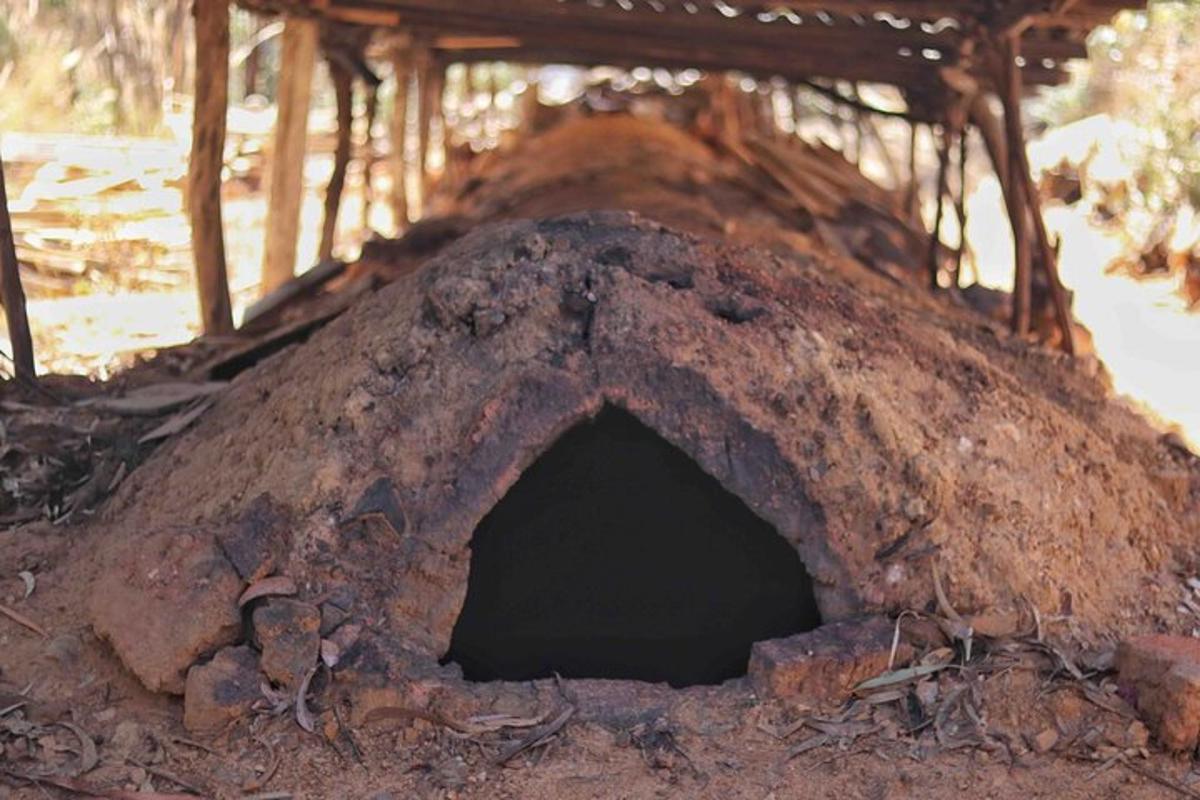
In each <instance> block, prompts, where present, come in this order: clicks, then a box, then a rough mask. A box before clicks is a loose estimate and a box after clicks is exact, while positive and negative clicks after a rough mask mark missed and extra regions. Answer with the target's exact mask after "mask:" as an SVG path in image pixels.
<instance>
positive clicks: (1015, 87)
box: [1000, 34, 1075, 355]
mask: <svg viewBox="0 0 1200 800" xmlns="http://www.w3.org/2000/svg"><path fill="white" fill-rule="evenodd" d="M1000 52H1001V54H1002V56H1003V61H1004V66H1005V70H1006V73H1007V78H1008V80H1007V81H1006V82H1005V83H1004V84H1003V85H1004V89H1005V91H1004V93H1003V94H1002V95H1001V96H1000V100H1001V102H1002V103H1003V104H1004V125H1005V130H1006V132H1007V133H1008V149H1009V153H1008V155H1009V159H1008V163H1009V178H1010V181H1011V183H1012V184H1013V194H1014V195H1019V197H1020V199H1021V200H1023V202H1024V206H1025V211H1026V213H1027V218H1026V222H1027V223H1028V224H1029V225H1030V226H1031V227H1032V228H1033V234H1034V239H1035V244H1036V246H1037V254H1038V263H1039V264H1040V266H1041V267H1042V269H1043V271H1044V277H1045V279H1046V281H1047V283H1048V286H1049V294H1050V301H1051V303H1052V304H1053V306H1054V316H1055V318H1056V320H1057V322H1058V327H1059V331H1060V333H1061V334H1062V349H1063V350H1064V351H1065V352H1066V353H1067V354H1068V355H1074V354H1075V341H1074V336H1073V334H1072V326H1071V313H1070V310H1069V309H1068V308H1067V300H1066V293H1065V292H1064V291H1063V286H1062V282H1061V281H1060V280H1059V277H1058V262H1057V256H1056V254H1055V252H1054V246H1053V245H1052V244H1051V243H1050V237H1049V235H1048V234H1047V233H1046V223H1045V220H1044V219H1043V218H1042V209H1041V201H1040V199H1039V198H1038V194H1037V187H1035V186H1034V184H1033V175H1032V172H1031V171H1030V168H1029V156H1028V154H1027V153H1026V152H1025V134H1024V128H1023V125H1022V123H1021V75H1020V70H1019V69H1018V67H1017V64H1016V59H1017V56H1018V55H1020V40H1019V39H1018V37H1017V35H1015V34H1014V35H1010V36H1008V37H1007V38H1006V40H1005V41H1004V42H1003V43H1002V47H1001V49H1000ZM1026 241H1028V240H1026ZM1027 246H1028V245H1027ZM1023 278H1024V280H1023V282H1019V283H1018V287H1019V290H1020V291H1021V292H1022V293H1023V297H1022V298H1021V299H1022V301H1023V302H1024V304H1025V310H1024V311H1025V315H1026V324H1028V317H1029V315H1030V305H1031V295H1032V287H1033V281H1032V269H1030V268H1029V265H1026V274H1025V275H1024V276H1023ZM1014 300H1016V297H1014ZM1016 305H1017V303H1016V302H1014V308H1015V307H1016ZM1015 319H1016V317H1015V314H1014V320H1015Z"/></svg>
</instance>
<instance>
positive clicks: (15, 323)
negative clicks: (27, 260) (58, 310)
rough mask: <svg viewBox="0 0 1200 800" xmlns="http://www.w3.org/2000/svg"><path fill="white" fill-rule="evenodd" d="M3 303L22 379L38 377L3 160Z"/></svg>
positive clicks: (0, 247)
mask: <svg viewBox="0 0 1200 800" xmlns="http://www.w3.org/2000/svg"><path fill="white" fill-rule="evenodd" d="M0 304H3V306H4V317H5V319H7V320H8V338H9V340H10V341H11V342H12V349H13V352H12V360H13V367H14V368H15V370H16V376H17V378H18V379H20V380H26V381H31V380H33V379H34V377H35V370H34V363H33V337H32V335H31V334H30V332H29V318H28V317H27V316H26V315H25V290H24V289H23V288H21V273H20V272H19V271H18V264H17V247H16V242H15V240H14V238H13V229H12V218H11V217H9V215H8V193H7V191H6V189H5V187H4V162H3V161H0Z"/></svg>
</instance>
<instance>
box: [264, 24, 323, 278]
mask: <svg viewBox="0 0 1200 800" xmlns="http://www.w3.org/2000/svg"><path fill="white" fill-rule="evenodd" d="M317 33H318V29H317V22H316V21H315V20H312V19H302V18H300V17H289V18H288V20H287V23H286V24H285V25H284V29H283V47H282V52H281V54H280V59H279V63H280V65H281V66H280V72H279V83H278V85H277V89H276V106H277V108H278V116H277V117H276V119H275V146H274V151H273V152H272V154H271V185H270V190H269V191H270V194H269V198H268V205H267V223H266V224H267V236H266V247H265V249H264V252H263V272H262V290H263V292H269V291H271V290H272V289H274V288H276V287H278V286H281V285H283V284H284V283H285V282H286V281H287V280H288V279H289V278H291V277H292V275H293V274H294V273H295V270H296V237H297V235H298V233H299V228H300V204H301V201H302V199H303V196H304V150H305V139H306V136H307V132H308V105H309V100H310V98H311V93H312V76H313V66H314V63H315V61H316V54H317Z"/></svg>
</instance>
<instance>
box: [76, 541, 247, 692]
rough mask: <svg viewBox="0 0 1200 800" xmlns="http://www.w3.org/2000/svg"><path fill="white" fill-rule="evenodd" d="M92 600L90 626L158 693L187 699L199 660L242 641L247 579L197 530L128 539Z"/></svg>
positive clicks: (97, 584)
mask: <svg viewBox="0 0 1200 800" xmlns="http://www.w3.org/2000/svg"><path fill="white" fill-rule="evenodd" d="M111 564H112V566H111V567H110V568H108V569H106V570H104V571H102V572H101V575H100V577H99V578H98V579H97V580H96V583H95V585H94V586H93V589H92V595H91V603H90V605H91V608H90V612H91V618H92V627H93V628H94V629H95V631H96V634H97V635H98V636H99V637H100V638H102V639H106V640H107V641H108V642H109V643H110V644H111V645H112V647H113V650H115V651H116V653H117V655H118V656H120V658H121V661H123V662H124V663H125V666H126V667H128V668H129V670H130V672H132V673H133V674H134V675H136V676H137V678H138V680H140V681H141V682H142V683H143V684H144V685H145V686H146V688H147V689H149V690H150V691H153V692H170V693H171V694H182V693H183V689H184V678H185V676H186V675H187V671H188V668H189V667H190V666H192V664H193V663H195V661H196V659H198V658H199V657H200V656H202V655H204V654H205V653H210V652H212V651H214V650H216V649H218V648H220V647H224V646H225V645H228V644H232V643H233V642H235V641H237V638H238V636H239V634H240V633H241V618H240V616H239V614H238V608H237V598H238V595H239V594H240V593H241V590H242V580H241V578H239V577H238V574H237V573H236V572H235V571H234V569H233V567H232V566H231V565H230V563H229V561H228V560H226V558H225V556H224V555H223V554H222V553H221V551H220V549H219V548H218V547H217V544H216V541H215V538H214V537H213V535H212V534H211V533H209V532H208V531H206V530H203V529H199V528H169V529H164V530H161V531H156V532H154V533H151V534H150V535H148V536H131V537H128V540H127V541H125V542H122V543H121V545H120V546H118V547H115V548H114V557H113V559H112V561H111Z"/></svg>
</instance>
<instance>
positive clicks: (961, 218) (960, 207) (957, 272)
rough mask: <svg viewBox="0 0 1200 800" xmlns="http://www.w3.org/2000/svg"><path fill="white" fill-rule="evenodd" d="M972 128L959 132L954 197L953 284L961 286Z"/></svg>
mask: <svg viewBox="0 0 1200 800" xmlns="http://www.w3.org/2000/svg"><path fill="white" fill-rule="evenodd" d="M969 131H970V129H969V128H967V127H966V126H965V125H964V126H963V129H962V131H960V132H959V134H958V194H957V195H955V198H954V213H955V216H957V217H958V250H957V251H955V253H954V274H953V275H952V281H951V286H953V287H954V288H955V289H958V288H959V285H960V282H961V280H962V263H963V255H965V254H966V252H967V152H968V150H969V149H970V146H969V145H970V136H969Z"/></svg>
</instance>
